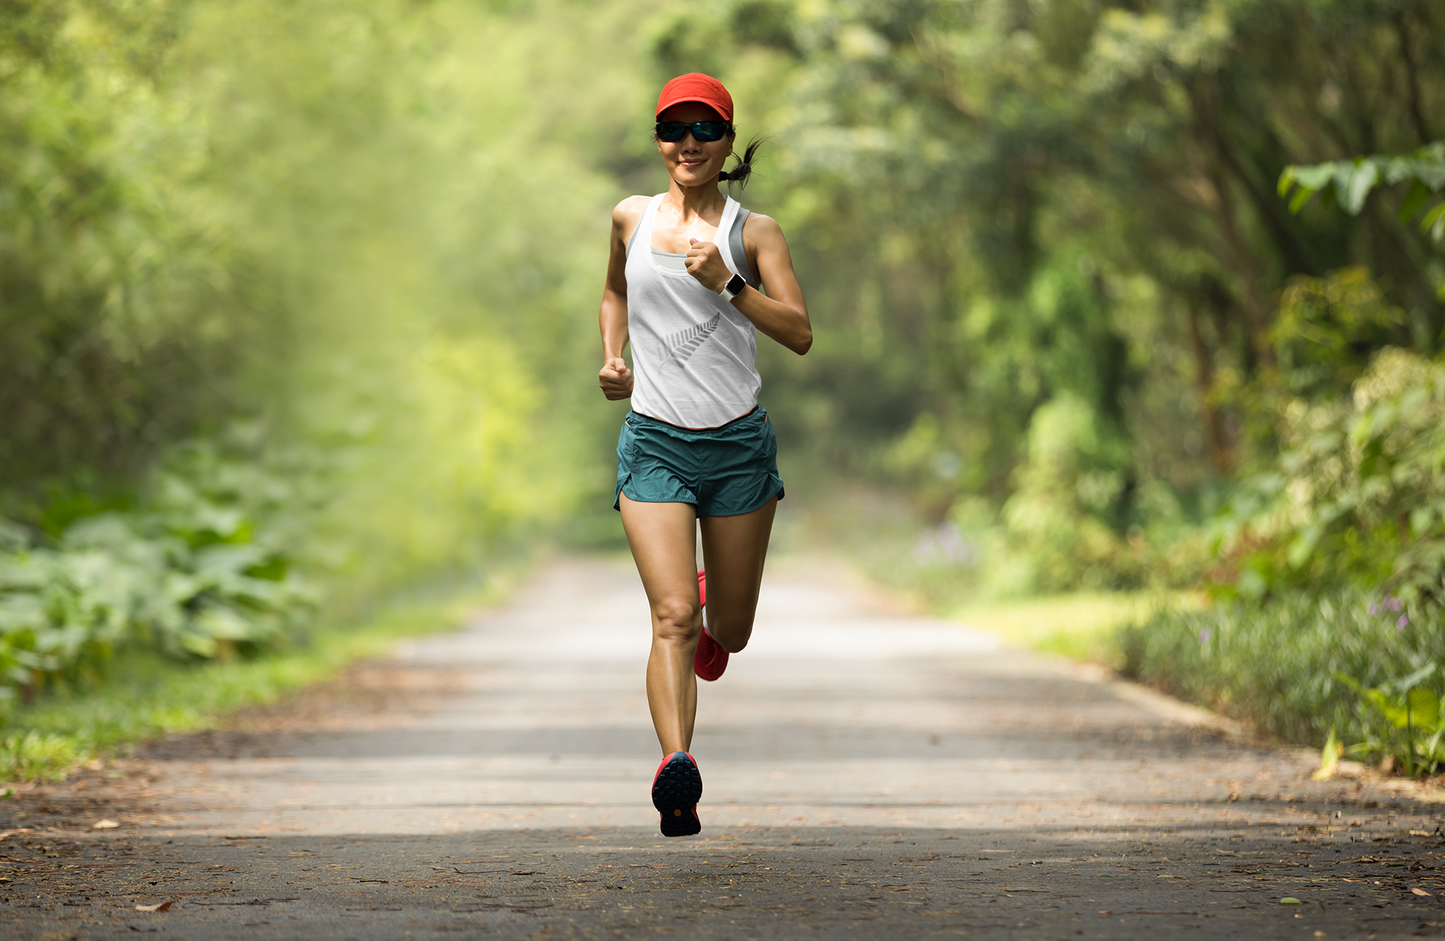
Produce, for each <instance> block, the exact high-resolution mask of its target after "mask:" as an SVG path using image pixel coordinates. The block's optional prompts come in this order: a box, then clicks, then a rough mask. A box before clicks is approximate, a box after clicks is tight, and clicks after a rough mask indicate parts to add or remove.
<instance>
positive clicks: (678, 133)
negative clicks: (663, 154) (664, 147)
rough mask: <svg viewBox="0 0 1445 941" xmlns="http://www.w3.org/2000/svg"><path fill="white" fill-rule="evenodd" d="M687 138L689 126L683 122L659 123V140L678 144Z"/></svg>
mask: <svg viewBox="0 0 1445 941" xmlns="http://www.w3.org/2000/svg"><path fill="white" fill-rule="evenodd" d="M685 136H687V125H686V124H683V123H682V122H681V121H658V122H657V139H658V140H662V141H667V142H668V143H669V144H673V143H676V142H677V141H680V140H682V139H683V137H685Z"/></svg>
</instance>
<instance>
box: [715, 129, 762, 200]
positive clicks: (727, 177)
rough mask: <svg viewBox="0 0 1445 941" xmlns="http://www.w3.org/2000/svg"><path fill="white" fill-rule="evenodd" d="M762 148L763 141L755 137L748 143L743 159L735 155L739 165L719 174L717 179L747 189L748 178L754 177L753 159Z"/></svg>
mask: <svg viewBox="0 0 1445 941" xmlns="http://www.w3.org/2000/svg"><path fill="white" fill-rule="evenodd" d="M761 146H763V142H762V140H760V139H758V138H756V137H754V138H753V139H752V140H751V141H749V142H748V146H747V148H746V149H745V150H744V151H743V155H742V156H741V157H739V156H738V155H737V154H733V159H734V160H736V161H737V163H735V164H733V168H732V169H731V170H724V171H723V172H721V173H719V174H718V175H717V178H718V179H719V180H723V181H726V182H728V183H736V184H738V189H743V188H744V187H746V186H747V185H748V177H750V176H752V175H753V158H754V157H756V156H757V154H758V148H759V147H761Z"/></svg>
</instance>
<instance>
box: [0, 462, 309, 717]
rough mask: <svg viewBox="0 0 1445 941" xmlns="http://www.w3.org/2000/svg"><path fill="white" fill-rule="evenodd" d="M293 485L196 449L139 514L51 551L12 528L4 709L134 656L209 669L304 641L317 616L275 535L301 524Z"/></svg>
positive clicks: (86, 528)
mask: <svg viewBox="0 0 1445 941" xmlns="http://www.w3.org/2000/svg"><path fill="white" fill-rule="evenodd" d="M293 471H294V469H293ZM303 480H304V478H303ZM297 482H298V479H297V477H296V476H289V477H283V476H281V475H280V474H279V473H277V472H276V471H275V470H270V471H269V472H268V470H267V469H263V468H262V467H261V466H258V464H257V463H256V462H254V461H243V460H237V459H235V458H231V459H229V460H228V459H226V458H224V457H222V456H221V455H220V454H219V453H218V452H217V449H216V448H214V447H213V446H208V445H204V444H199V443H196V444H191V445H188V446H186V447H183V448H179V449H177V452H176V453H175V454H174V455H173V457H172V460H171V461H170V463H169V466H168V467H167V468H166V469H165V470H164V471H163V472H161V473H160V474H158V475H157V476H156V478H155V479H154V481H153V482H152V485H151V488H150V489H151V493H150V497H149V499H147V500H146V501H144V502H143V504H142V506H141V507H139V508H138V509H136V510H133V511H131V512H128V513H120V512H108V513H99V514H95V515H90V516H85V517H83V518H81V519H78V520H76V521H75V522H73V523H71V524H70V525H69V526H67V527H66V528H65V530H64V532H63V533H61V534H60V536H59V538H58V539H56V540H55V541H54V544H53V545H50V546H46V545H34V544H31V541H30V540H29V539H27V538H25V533H24V531H23V530H22V529H20V528H19V527H17V526H14V525H13V524H6V528H5V530H4V533H5V535H6V537H7V544H6V545H5V546H4V547H3V549H4V551H3V553H0V695H3V696H9V697H13V696H14V695H15V693H16V691H17V689H19V690H24V691H25V692H26V694H27V695H31V696H33V695H34V694H35V693H36V692H37V691H38V690H39V689H40V688H42V687H43V686H45V685H47V684H51V685H53V684H55V683H57V682H61V681H63V680H67V679H68V680H71V681H75V680H78V679H81V678H83V677H84V676H85V675H87V674H94V673H95V672H96V671H101V670H104V668H105V666H106V662H107V661H108V660H109V659H110V658H112V657H113V656H114V655H115V654H116V653H117V652H118V651H120V650H123V649H126V648H130V647H151V648H154V649H157V650H159V651H161V652H164V653H166V654H169V655H171V656H173V657H180V658H213V657H217V656H226V655H229V654H231V653H234V652H242V653H247V652H255V651H256V650H259V649H260V648H262V647H264V646H268V645H272V644H274V643H276V642H278V641H280V640H282V639H283V638H288V636H289V635H292V634H294V633H295V632H296V631H297V630H299V629H300V628H302V627H303V626H304V625H305V624H306V623H307V622H308V621H309V619H310V616H311V615H312V613H313V611H314V609H315V604H316V596H315V590H314V588H313V587H312V585H311V583H309V582H308V581H307V580H306V579H305V578H304V577H303V576H301V575H300V574H299V573H298V572H297V571H296V570H295V564H296V562H297V561H298V559H297V543H295V542H293V541H292V539H291V538H287V535H288V534H287V532H286V529H285V527H284V525H282V524H279V523H277V522H276V519H277V514H278V513H285V514H287V515H288V516H290V517H291V521H290V522H291V524H292V526H295V525H296V523H297V522H299V520H297V518H296V517H297V516H299V515H301V514H303V512H304V509H305V501H304V500H303V499H301V498H300V497H299V496H298V495H297V494H296V492H295V491H296V488H297ZM293 535H294V534H293Z"/></svg>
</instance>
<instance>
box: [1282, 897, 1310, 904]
mask: <svg viewBox="0 0 1445 941" xmlns="http://www.w3.org/2000/svg"><path fill="white" fill-rule="evenodd" d="M1279 904H1281V905H1303V904H1304V902H1301V901H1300V900H1299V899H1295V898H1290V897H1289V896H1288V895H1286V896H1285V897H1284V898H1282V899H1280V900H1279Z"/></svg>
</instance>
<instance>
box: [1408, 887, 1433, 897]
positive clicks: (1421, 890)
mask: <svg viewBox="0 0 1445 941" xmlns="http://www.w3.org/2000/svg"><path fill="white" fill-rule="evenodd" d="M1410 891H1411V892H1414V893H1415V894H1416V895H1423V896H1425V897H1426V898H1427V899H1429V898H1434V896H1433V895H1431V894H1430V893H1429V892H1426V891H1425V890H1424V889H1411V890H1410Z"/></svg>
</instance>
